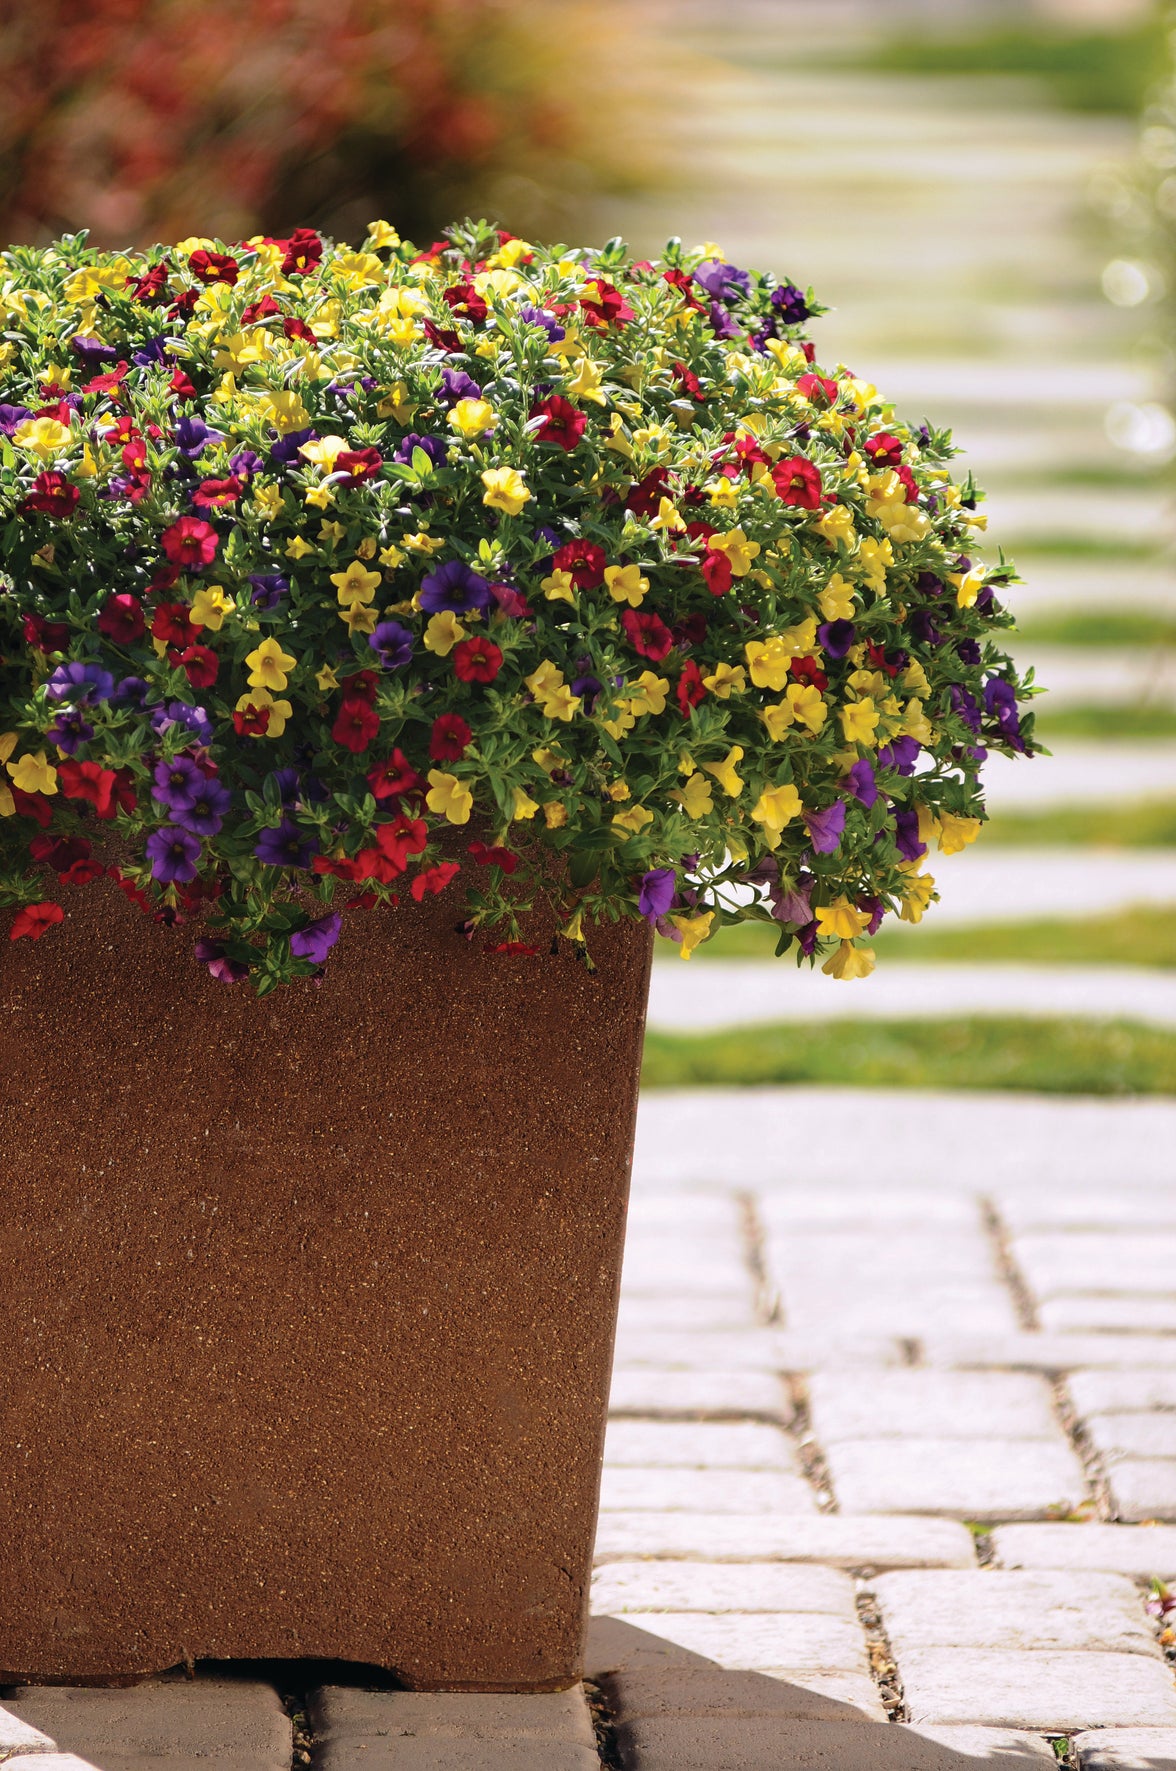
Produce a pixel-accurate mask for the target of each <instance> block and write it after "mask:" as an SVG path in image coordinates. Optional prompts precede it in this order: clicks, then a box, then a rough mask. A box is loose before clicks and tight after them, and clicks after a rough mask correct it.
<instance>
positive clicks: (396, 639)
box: [368, 604, 423, 670]
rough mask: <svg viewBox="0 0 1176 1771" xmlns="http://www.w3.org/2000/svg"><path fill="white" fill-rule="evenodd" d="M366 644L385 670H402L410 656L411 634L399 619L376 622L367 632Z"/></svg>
mask: <svg viewBox="0 0 1176 1771" xmlns="http://www.w3.org/2000/svg"><path fill="white" fill-rule="evenodd" d="M422 606H423V604H422ZM368 645H369V646H370V647H371V649H372V651H373V652H374V653H375V654H376V656H377V657H378V658H379V660H380V663H381V664H382V665H383V666H384V669H385V670H403V668H404V666H405V665H406V664H407V663H408V661H409V659H410V658H411V657H412V634H411V633H410V632H409V630H408V628H407V627H402V626H401V625H400V623H399V621H379V622H377V623H376V626H375V627H374V628H373V630H372V632H371V633H369V634H368Z"/></svg>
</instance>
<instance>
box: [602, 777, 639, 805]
mask: <svg viewBox="0 0 1176 1771" xmlns="http://www.w3.org/2000/svg"><path fill="white" fill-rule="evenodd" d="M608 797H609V798H610V799H611V800H614V801H615V802H616V804H617V805H620V804H621V803H622V802H623V801H624V800H626V799H632V797H633V794H632V790H631V788H630V787H629V783H628V782H627V781H614V782H613V784H612V786H611V787H610V788H609V790H608Z"/></svg>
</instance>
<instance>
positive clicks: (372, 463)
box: [335, 449, 384, 481]
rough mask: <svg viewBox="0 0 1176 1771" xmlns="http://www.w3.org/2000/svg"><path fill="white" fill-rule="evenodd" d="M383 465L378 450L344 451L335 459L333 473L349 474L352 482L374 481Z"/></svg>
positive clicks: (382, 459) (382, 458)
mask: <svg viewBox="0 0 1176 1771" xmlns="http://www.w3.org/2000/svg"><path fill="white" fill-rule="evenodd" d="M383 465H384V457H383V456H382V455H381V454H380V452H379V450H378V449H344V450H343V451H342V452H341V453H340V454H338V455H336V457H335V472H336V473H345V474H350V475H351V478H352V479H353V480H356V481H358V480H374V479H375V477H376V475H377V474H378V473H379V471H380V469H381V468H382V467H383Z"/></svg>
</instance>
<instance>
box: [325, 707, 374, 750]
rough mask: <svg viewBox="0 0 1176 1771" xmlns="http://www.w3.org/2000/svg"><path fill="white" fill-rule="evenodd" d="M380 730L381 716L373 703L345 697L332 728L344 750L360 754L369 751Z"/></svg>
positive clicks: (332, 733) (335, 738)
mask: <svg viewBox="0 0 1176 1771" xmlns="http://www.w3.org/2000/svg"><path fill="white" fill-rule="evenodd" d="M379 729H380V716H379V714H378V713H377V712H376V710H375V708H374V707H373V706H372V705H371V703H370V702H369V701H360V700H357V699H356V697H355V696H354V695H345V696H344V697H343V705H342V707H340V709H339V712H338V713H337V714H336V716H335V723H334V725H333V726H332V727H331V736H332V738H333V739H334V740H335V742H336V744H342V745H343V747H344V749H346V750H353V751H356V752H358V751H360V750H366V749H367V747H368V745H369V744H370V743H371V741H372V739H373V738H374V737H375V735H376V733H377V732H378V731H379Z"/></svg>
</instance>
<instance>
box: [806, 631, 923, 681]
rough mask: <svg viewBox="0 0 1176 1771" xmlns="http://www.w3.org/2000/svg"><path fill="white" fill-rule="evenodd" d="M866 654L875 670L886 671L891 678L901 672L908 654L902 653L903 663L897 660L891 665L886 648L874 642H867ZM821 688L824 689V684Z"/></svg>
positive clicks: (900, 655)
mask: <svg viewBox="0 0 1176 1771" xmlns="http://www.w3.org/2000/svg"><path fill="white" fill-rule="evenodd" d="M866 653H867V655H868V657H869V660H870V663H871V664H872V665H873V667H874V669H875V670H884V671H885V672H886V674H887V676H889V677H895V676H897V675H898V673H899V671H900V670H901V669H902V668H903V664H905V662H906V654H905V653H900V654H899V657H900V658H901V659H902V663H899V662H897V660H896V661H895V662H894V663H893V664H891V663H890V662H889V660H888V659H887V657H886V647H885V646H877V645H875V644H874V642H873V640H867V641H866ZM821 687H822V688H824V684H823V683H822V685H821Z"/></svg>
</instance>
